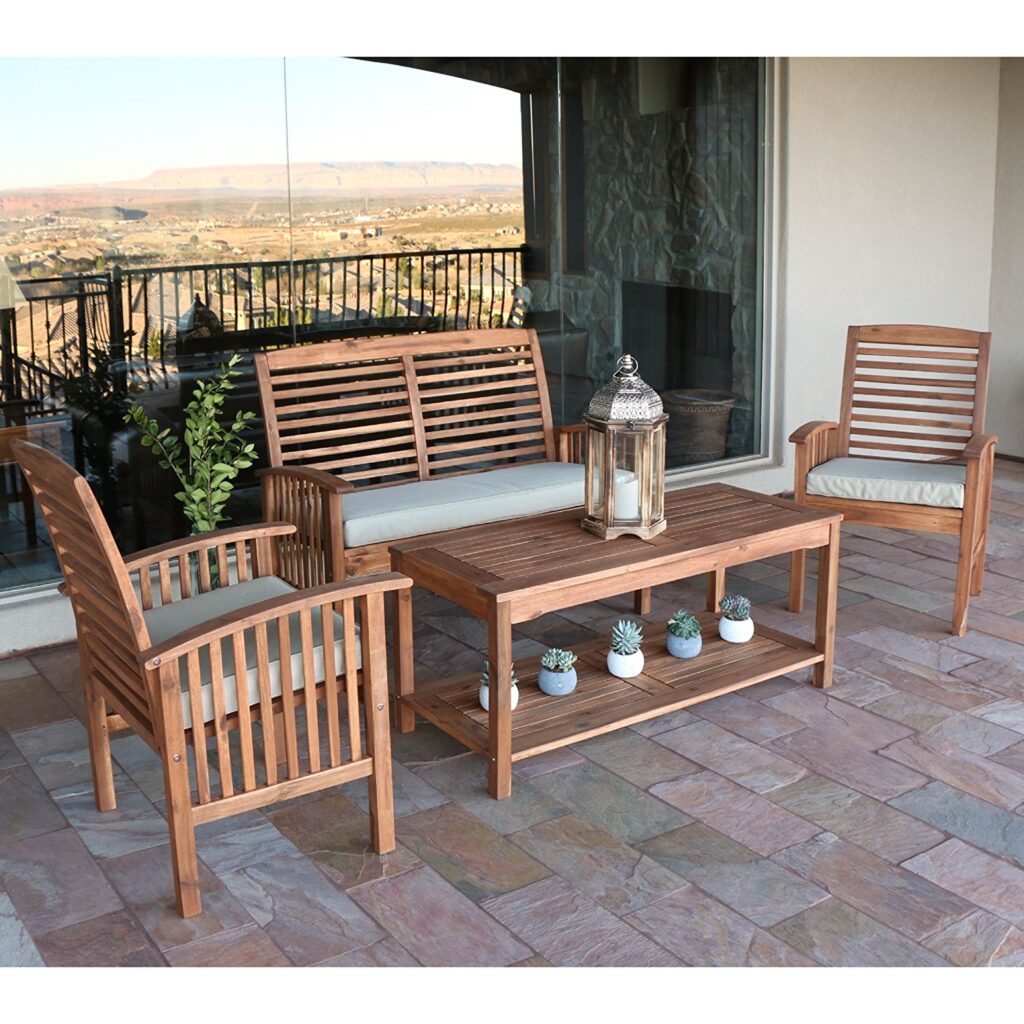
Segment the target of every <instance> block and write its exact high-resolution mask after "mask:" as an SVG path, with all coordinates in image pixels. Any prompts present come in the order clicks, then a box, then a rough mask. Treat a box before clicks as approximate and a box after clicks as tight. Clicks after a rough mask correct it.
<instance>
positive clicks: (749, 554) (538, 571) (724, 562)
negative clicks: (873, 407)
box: [391, 484, 843, 799]
mask: <svg viewBox="0 0 1024 1024" xmlns="http://www.w3.org/2000/svg"><path fill="white" fill-rule="evenodd" d="M665 514H666V517H667V518H668V521H669V525H668V528H667V529H666V530H665V531H664V532H663V533H661V534H659V535H658V536H657V537H652V538H651V539H650V540H640V539H638V538H635V537H620V538H618V539H616V540H602V539H600V538H599V537H596V536H594V535H593V534H591V533H587V532H586V531H584V530H582V529H581V528H580V525H579V523H580V518H581V516H582V510H581V509H570V510H567V511H564V512H554V513H551V514H549V515H543V516H533V517H529V518H525V519H515V520H510V521H507V522H502V523H492V524H489V525H487V526H479V527H473V528H470V529H465V530H458V531H455V532H453V533H447V534H435V535H433V536H432V537H425V538H421V539H419V540H411V541H404V542H401V543H398V544H395V545H393V546H392V547H391V565H392V568H393V569H395V570H396V571H398V572H401V573H404V574H405V575H407V576H410V577H412V579H413V580H414V582H415V583H416V584H417V585H418V586H421V587H424V588H426V589H427V590H431V591H433V592H434V593H435V594H439V595H441V596H443V597H446V598H447V599H448V600H450V601H453V602H454V603H455V604H458V605H461V606H462V607H463V608H465V609H466V610H467V611H469V612H472V613H473V614H474V615H476V616H479V618H481V619H484V620H485V621H486V622H487V625H488V658H489V660H490V663H491V700H490V711H489V712H487V711H484V710H483V709H482V708H481V707H480V704H479V701H478V690H479V686H480V672H479V670H477V671H474V672H469V673H465V674H463V675H458V676H454V677H451V678H447V679H439V680H434V681H431V682H429V683H425V684H421V685H419V686H416V685H415V684H414V680H413V631H412V591H411V590H402V591H398V592H397V593H396V594H395V595H394V600H395V606H396V607H395V612H396V615H395V671H396V679H395V699H396V718H397V726H398V729H399V731H400V732H411V731H412V729H413V728H414V727H415V721H416V714H420V715H422V716H423V717H424V718H425V719H427V720H428V721H430V722H433V723H434V725H436V726H437V727H438V728H439V729H441V730H443V731H444V732H446V733H448V734H449V735H451V736H453V737H455V739H457V740H459V741H460V742H461V743H464V744H465V745H466V746H467V747H468V748H469V749H470V750H473V751H475V752H476V753H478V754H481V755H483V756H484V757H486V758H487V759H488V768H489V771H488V781H489V784H488V788H489V790H490V793H491V795H492V796H494V797H497V798H499V799H500V798H502V797H507V796H509V795H510V793H511V791H512V763H513V762H514V761H520V760H522V759H523V758H527V757H532V756H534V755H535V754H541V753H543V752H544V751H547V750H552V749H554V748H555V747H561V746H565V745H567V744H569V743H576V742H579V741H580V740H583V739H586V738H588V737H590V736H597V735H599V734H601V733H605V732H610V731H612V730H613V729H619V728H621V727H623V726H626V725H631V724H633V723H634V722H641V721H643V720H644V719H647V718H656V717H657V716H659V715H664V714H667V713H668V712H670V711H674V710H676V709H677V708H683V707H686V706H687V705H690V704H696V703H699V702H700V701H703V700H709V699H710V698H712V697H717V696H718V695H719V694H723V693H728V692H729V691H731V690H738V689H740V688H741V687H744V686H752V685H753V684H754V683H759V682H761V681H763V680H765V679H770V678H772V677H774V676H780V675H785V674H786V673H787V672H793V671H795V670H796V669H799V668H804V667H805V666H808V665H812V666H814V671H813V679H814V685H815V686H820V687H824V686H829V685H831V682H832V660H833V649H834V646H835V616H836V577H837V572H838V566H839V525H840V522H841V521H842V518H843V517H842V515H840V514H837V513H833V512H823V511H818V510H814V509H810V508H806V507H804V506H801V505H797V504H796V503H794V502H792V501H786V500H785V499H782V498H773V497H769V496H767V495H764V494H756V493H754V492H753V491H745V490H741V489H740V488H737V487H730V486H727V485H725V484H706V485H704V486H700V487H691V488H687V489H685V490H677V491H670V492H669V493H667V494H666V495H665ZM807 548H818V549H819V557H820V569H819V575H818V603H817V624H816V629H815V639H814V642H813V643H810V642H808V641H806V640H801V639H799V638H797V637H792V636H788V635H786V634H784V633H780V632H778V631H777V630H774V629H769V628H768V627H766V626H762V625H760V624H758V623H757V609H756V607H755V609H754V616H753V617H754V620H755V626H756V632H755V635H754V638H753V639H752V640H751V641H750V642H749V643H746V644H729V643H726V642H725V641H724V640H722V639H720V638H719V636H718V631H717V626H716V616H715V615H714V614H713V613H714V612H715V611H717V609H718V603H719V601H720V600H721V598H722V596H723V591H724V587H725V571H726V569H727V568H728V567H729V566H733V565H742V564H743V563H745V562H753V561H756V560H757V559H761V558H770V557H772V556H774V555H782V554H788V553H790V552H793V551H799V550H805V549H807ZM701 573H707V574H708V587H707V604H708V612H709V613H710V614H707V615H702V616H699V617H700V618H701V622H702V626H703V637H704V649H703V651H702V652H701V654H700V655H699V656H698V657H696V658H694V659H692V660H687V661H683V660H679V659H677V658H673V657H671V656H670V655H669V654H668V653H667V651H666V650H665V643H664V636H665V629H664V626H661V627H652V626H651V625H650V624H648V625H647V626H646V627H645V630H644V633H645V641H644V653H645V656H646V664H645V667H644V671H643V673H642V674H641V675H639V676H636V677H635V678H633V679H618V678H616V677H615V676H613V675H611V674H610V673H609V672H608V670H607V668H606V667H605V653H606V652H607V650H608V640H607V638H606V637H605V638H602V639H600V640H596V641H591V642H589V643H586V644H579V645H576V646H575V647H574V650H575V651H576V653H577V654H578V655H579V662H578V664H577V673H578V676H579V683H578V685H577V687H576V690H575V691H574V692H573V693H572V694H570V695H569V696H567V697H548V696H546V695H545V694H543V693H541V691H540V690H539V689H538V687H537V669H538V667H539V659H537V658H533V659H531V660H530V661H529V662H528V663H523V662H520V663H519V664H517V665H516V673H517V675H518V677H519V706H518V708H517V709H516V711H515V712H514V713H513V712H512V711H511V709H510V700H511V686H510V677H509V672H510V668H511V664H512V627H513V626H514V625H515V624H516V623H519V622H527V621H529V620H530V619H535V618H538V617H539V616H541V615H545V614H546V613H548V612H558V611H561V610H563V609H565V608H571V607H572V606H574V605H578V604H583V603H585V602H588V601H600V600H603V599H604V598H608V597H614V596H617V595H620V594H628V593H630V592H636V591H638V590H642V589H644V588H649V587H654V586H658V585H659V584H663V583H670V582H673V581H675V580H681V579H686V578H687V577H690V576H696V575H698V574H701ZM482 660H483V659H481V662H482Z"/></svg>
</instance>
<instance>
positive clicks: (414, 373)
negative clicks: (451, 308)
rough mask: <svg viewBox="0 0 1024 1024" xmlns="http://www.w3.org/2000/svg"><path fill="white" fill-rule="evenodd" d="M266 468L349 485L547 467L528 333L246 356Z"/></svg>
mask: <svg viewBox="0 0 1024 1024" xmlns="http://www.w3.org/2000/svg"><path fill="white" fill-rule="evenodd" d="M256 375H257V380H258V381H259V386H260V400H261V403H262V406H263V417H264V423H265V425H266V431H267V447H268V453H269V457H270V462H271V465H274V466H294V465H301V466H311V467H314V468H317V469H324V470H327V471H329V472H332V473H336V474H337V475H339V476H342V477H344V478H345V479H346V480H349V481H351V482H352V483H353V484H355V485H356V486H380V485H386V484H395V483H402V482H405V481H411V480H426V479H428V478H430V477H436V476H439V475H444V474H450V473H462V472H474V471H477V470H482V469H486V468H490V467H493V466H495V465H510V464H513V463H522V462H536V461H541V460H544V459H553V458H554V457H555V451H554V439H553V433H552V425H551V407H550V402H549V399H548V393H547V384H546V381H545V378H544V366H543V361H542V359H541V353H540V346H539V343H538V341H537V335H536V332H534V331H529V330H517V329H511V328H500V329H494V330H482V331H449V332H445V333H440V334H416V335H403V336H395V337H386V338H353V339H348V340H345V341H338V342H329V343H327V344H319V345H308V346H304V347H297V348H290V349H279V350H277V351H273V352H266V353H261V354H260V355H258V356H257V357H256Z"/></svg>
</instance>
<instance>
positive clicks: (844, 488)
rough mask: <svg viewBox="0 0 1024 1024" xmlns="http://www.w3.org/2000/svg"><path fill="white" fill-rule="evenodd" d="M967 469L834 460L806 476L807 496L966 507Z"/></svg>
mask: <svg viewBox="0 0 1024 1024" xmlns="http://www.w3.org/2000/svg"><path fill="white" fill-rule="evenodd" d="M966 476H967V470H966V469H965V468H964V467H963V466H955V465H951V464H950V463H948V462H895V461H889V460H888V459H856V458H843V459H831V460H830V461H828V462H825V463H822V465H820V466H816V467H815V468H814V469H812V470H811V471H810V473H808V474H807V493H808V494H817V495H820V496H821V497H826V498H849V499H852V500H854V501H891V502H896V503H897V504H900V505H928V506H930V507H931V508H963V507H964V480H965V479H966Z"/></svg>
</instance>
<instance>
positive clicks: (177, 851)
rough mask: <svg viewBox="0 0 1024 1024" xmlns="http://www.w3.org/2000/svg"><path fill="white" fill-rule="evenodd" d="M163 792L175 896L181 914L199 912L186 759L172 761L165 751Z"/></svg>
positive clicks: (200, 911) (194, 842)
mask: <svg viewBox="0 0 1024 1024" xmlns="http://www.w3.org/2000/svg"><path fill="white" fill-rule="evenodd" d="M161 757H162V759H163V762H164V792H165V794H166V796H167V830H168V832H169V833H170V837H171V870H172V872H173V874H174V897H175V902H176V904H177V907H178V913H179V914H181V916H182V917H195V916H196V914H200V913H202V910H203V901H202V897H201V895H200V891H199V860H198V858H197V857H196V832H195V825H194V824H193V822H192V799H191V796H190V793H189V784H188V761H187V760H186V759H185V758H184V757H182V760H180V761H178V762H173V761H172V760H171V759H170V758H169V757H168V755H167V753H166V752H164V753H163V754H162V755H161Z"/></svg>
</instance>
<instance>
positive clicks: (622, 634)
mask: <svg viewBox="0 0 1024 1024" xmlns="http://www.w3.org/2000/svg"><path fill="white" fill-rule="evenodd" d="M643 642H644V634H643V630H641V628H640V626H639V625H638V624H637V623H635V622H632V621H631V620H629V619H619V621H618V622H616V623H615V625H614V626H613V627H612V650H613V651H614V652H615V653H616V654H623V655H628V654H636V652H637V651H639V650H640V645H641V644H642V643H643Z"/></svg>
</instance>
